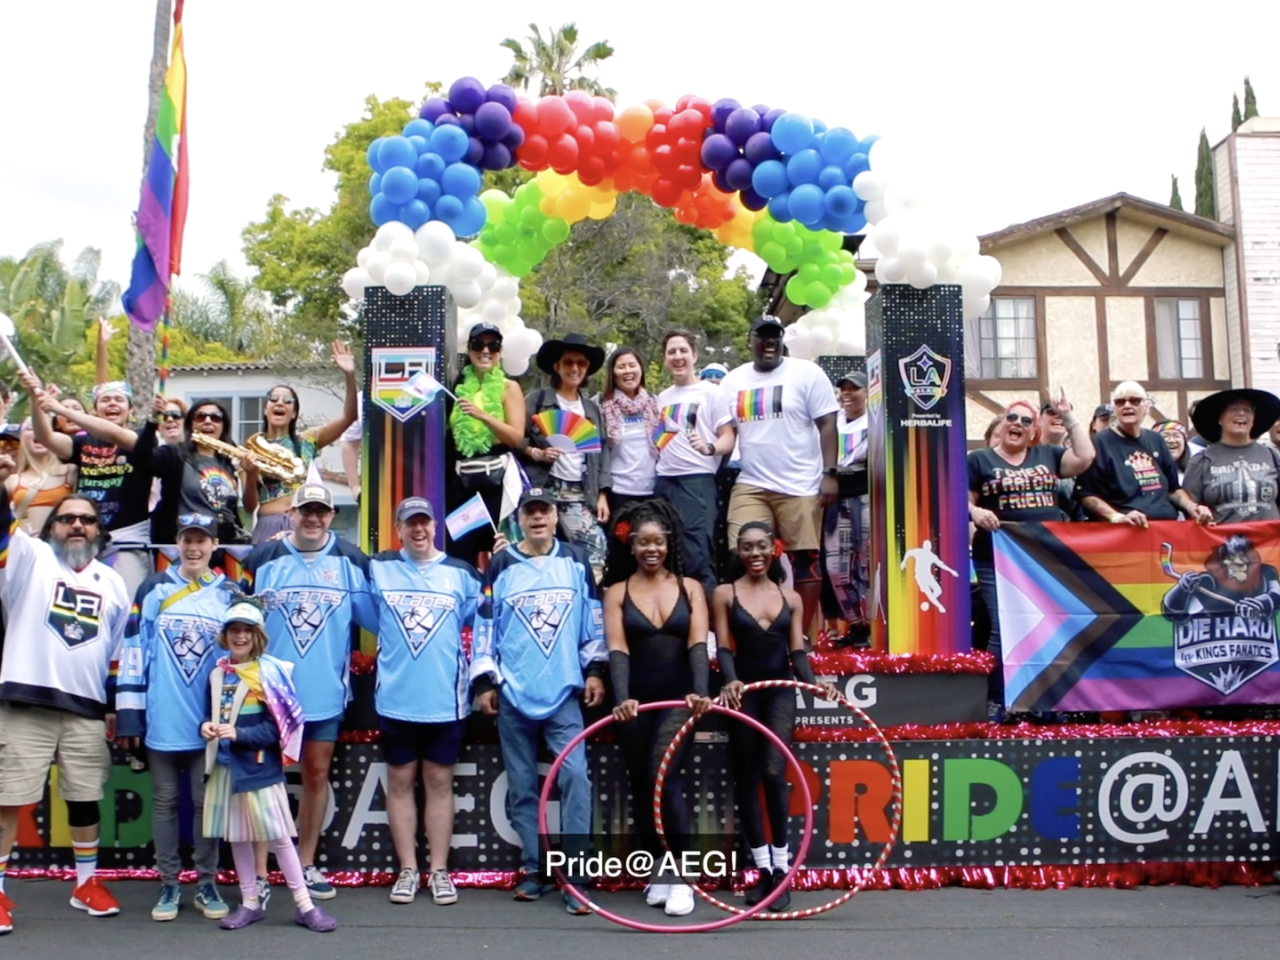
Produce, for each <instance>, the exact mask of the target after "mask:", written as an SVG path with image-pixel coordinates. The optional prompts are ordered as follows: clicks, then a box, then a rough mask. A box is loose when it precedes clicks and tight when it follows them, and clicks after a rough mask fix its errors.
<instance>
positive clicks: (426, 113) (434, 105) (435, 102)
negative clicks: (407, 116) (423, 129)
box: [418, 97, 453, 123]
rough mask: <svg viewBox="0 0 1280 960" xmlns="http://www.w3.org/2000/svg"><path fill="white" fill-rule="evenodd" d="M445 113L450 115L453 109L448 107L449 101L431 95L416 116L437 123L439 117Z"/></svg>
mask: <svg viewBox="0 0 1280 960" xmlns="http://www.w3.org/2000/svg"><path fill="white" fill-rule="evenodd" d="M446 114H449V115H452V114H453V111H452V110H450V109H449V101H448V100H444V99H442V98H440V97H432V98H431V99H430V100H428V101H427V102H426V103H424V104H423V105H422V109H421V110H419V111H418V116H420V117H421V118H422V119H423V120H430V121H431V122H432V123H437V122H438V121H439V118H440V117H443V116H445V115H446Z"/></svg>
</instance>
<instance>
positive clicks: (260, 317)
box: [172, 260, 271, 356]
mask: <svg viewBox="0 0 1280 960" xmlns="http://www.w3.org/2000/svg"><path fill="white" fill-rule="evenodd" d="M200 281H201V285H202V286H203V287H204V288H205V292H204V293H203V294H201V293H197V292H194V291H191V290H188V289H186V288H184V287H178V286H175V287H174V289H173V296H172V304H173V309H172V315H173V323H174V326H178V327H181V328H182V329H183V330H186V331H187V332H188V333H190V334H192V335H193V336H195V337H198V338H200V339H201V340H204V341H206V342H208V343H221V344H222V345H223V346H225V347H226V348H227V349H229V350H233V351H235V352H236V353H240V354H244V355H245V356H253V355H254V351H255V347H256V345H257V342H258V340H259V337H258V333H259V332H260V331H261V330H262V329H263V328H264V327H265V326H266V325H268V324H269V323H270V322H271V316H270V314H271V310H270V306H269V305H268V303H267V301H266V297H265V296H264V295H263V294H262V293H261V292H260V291H259V290H258V289H257V288H256V287H254V285H253V282H252V281H251V280H242V279H241V278H240V277H237V276H236V275H235V274H234V273H233V272H232V271H231V267H230V266H228V264H227V262H226V261H225V260H223V261H222V262H220V263H216V264H214V266H213V269H211V270H210V271H209V272H208V273H206V274H202V275H201V276H200Z"/></svg>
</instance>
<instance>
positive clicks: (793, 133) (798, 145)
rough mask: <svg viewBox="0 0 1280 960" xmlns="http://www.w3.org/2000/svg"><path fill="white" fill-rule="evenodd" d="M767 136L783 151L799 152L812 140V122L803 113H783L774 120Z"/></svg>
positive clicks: (787, 152)
mask: <svg viewBox="0 0 1280 960" xmlns="http://www.w3.org/2000/svg"><path fill="white" fill-rule="evenodd" d="M769 136H771V137H773V145H774V146H775V147H777V148H778V149H779V150H781V151H782V152H783V153H786V154H792V153H799V152H800V151H801V150H804V149H805V148H806V147H808V146H809V144H810V143H811V142H812V140H813V124H812V123H811V122H810V121H809V118H808V117H806V116H805V115H804V114H803V113H784V114H783V115H782V116H780V117H779V118H778V119H777V120H775V121H774V123H773V129H771V130H770V131H769Z"/></svg>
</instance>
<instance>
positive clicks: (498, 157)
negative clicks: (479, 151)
mask: <svg viewBox="0 0 1280 960" xmlns="http://www.w3.org/2000/svg"><path fill="white" fill-rule="evenodd" d="M516 129H517V130H518V129H520V128H519V127H517V128H516ZM514 162H515V161H514V160H512V158H511V151H510V150H508V149H507V147H506V145H505V144H502V143H491V144H489V145H488V146H486V147H485V148H484V156H482V157H481V158H480V168H481V169H482V170H505V169H507V167H509V166H511V164H512V163H514Z"/></svg>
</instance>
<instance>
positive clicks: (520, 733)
mask: <svg viewBox="0 0 1280 960" xmlns="http://www.w3.org/2000/svg"><path fill="white" fill-rule="evenodd" d="M499 700H500V702H499V705H498V740H499V742H500V744H501V746H502V765H503V766H504V767H505V768H506V771H507V816H509V817H510V818H511V825H512V826H513V827H515V829H516V833H517V834H518V835H519V837H520V848H521V849H520V857H521V859H520V866H521V868H522V869H523V870H524V871H525V873H526V874H528V875H529V876H537V875H538V873H539V872H540V869H539V868H540V860H541V856H540V849H539V843H538V796H539V790H538V741H539V738H542V739H545V740H546V743H547V748H548V749H549V750H550V751H551V752H552V753H553V754H556V755H559V753H560V751H561V750H563V749H564V747H565V745H566V744H567V743H568V742H569V741H570V740H572V739H573V738H574V737H575V736H577V735H578V734H579V733H581V732H582V726H583V725H582V707H581V705H580V704H579V703H578V698H577V695H576V694H574V695H572V696H570V697H568V698H567V699H566V700H565V702H564V703H562V704H561V705H560V707H559V709H557V710H556V712H555V713H553V714H552V715H551V716H549V717H547V718H546V719H545V720H531V719H529V718H528V717H526V716H525V715H524V714H522V713H520V711H518V710H517V709H516V708H515V707H514V706H513V705H512V704H511V701H509V700H507V698H506V697H501V696H500V698H499ZM559 786H560V830H561V832H562V833H564V834H578V835H580V836H582V835H585V834H588V833H590V832H591V780H590V778H589V777H588V775H587V749H586V745H585V744H581V743H580V744H578V746H577V747H576V748H575V749H574V751H573V752H572V753H571V754H569V756H568V757H567V758H566V759H565V762H564V764H563V765H562V766H561V767H560V779H559Z"/></svg>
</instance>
